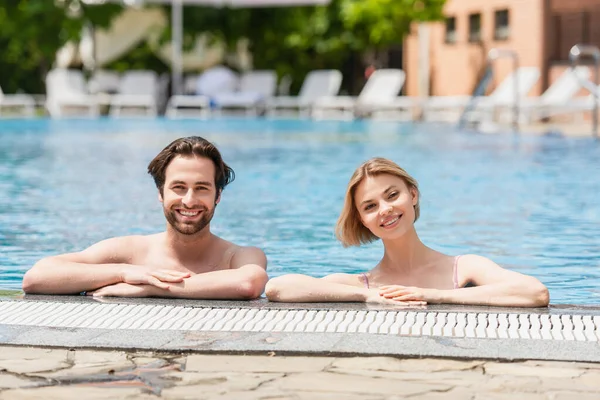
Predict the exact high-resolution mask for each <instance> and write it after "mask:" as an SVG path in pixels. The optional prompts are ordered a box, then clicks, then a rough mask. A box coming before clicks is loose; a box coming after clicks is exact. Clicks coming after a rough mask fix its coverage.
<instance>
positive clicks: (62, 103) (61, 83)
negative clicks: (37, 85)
mask: <svg viewBox="0 0 600 400" xmlns="http://www.w3.org/2000/svg"><path fill="white" fill-rule="evenodd" d="M46 109H47V110H48V113H49V114H50V116H51V117H53V118H60V117H65V116H85V117H98V116H99V115H100V107H99V103H98V97H97V96H94V95H90V94H89V93H88V91H87V84H86V81H85V78H84V76H83V72H81V71H80V70H75V69H63V68H56V69H53V70H52V71H50V72H49V73H48V75H47V76H46Z"/></svg>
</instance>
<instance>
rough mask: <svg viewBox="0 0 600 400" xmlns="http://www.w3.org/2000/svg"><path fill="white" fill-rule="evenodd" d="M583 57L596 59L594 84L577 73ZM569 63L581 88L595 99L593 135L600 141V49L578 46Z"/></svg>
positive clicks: (572, 49)
mask: <svg viewBox="0 0 600 400" xmlns="http://www.w3.org/2000/svg"><path fill="white" fill-rule="evenodd" d="M581 57H592V58H593V59H594V67H595V69H594V82H593V83H592V82H590V81H588V80H587V79H583V78H581V77H580V76H579V74H577V73H576V71H575V68H576V67H577V63H578V61H579V59H580V58H581ZM569 61H570V62H571V69H572V71H573V74H574V75H575V77H576V79H577V80H578V81H579V84H580V85H581V87H583V88H585V89H586V90H588V91H589V92H590V93H591V94H592V97H593V98H594V110H593V112H592V134H593V135H594V137H595V138H596V139H598V105H599V104H598V97H599V96H600V88H599V87H598V78H599V72H598V71H599V70H600V49H598V48H597V47H596V46H590V45H585V44H576V45H575V46H573V47H571V50H570V51H569Z"/></svg>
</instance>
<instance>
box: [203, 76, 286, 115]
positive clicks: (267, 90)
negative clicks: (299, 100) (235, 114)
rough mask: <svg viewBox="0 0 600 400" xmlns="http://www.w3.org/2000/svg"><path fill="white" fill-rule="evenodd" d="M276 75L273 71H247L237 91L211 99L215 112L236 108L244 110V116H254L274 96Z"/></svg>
mask: <svg viewBox="0 0 600 400" xmlns="http://www.w3.org/2000/svg"><path fill="white" fill-rule="evenodd" d="M276 90H277V74H276V73H275V71H249V72H246V73H244V74H243V75H242V76H241V78H240V82H239V91H237V92H229V93H221V94H217V95H215V96H214V97H213V101H214V103H215V111H216V112H217V113H219V114H220V113H221V112H222V111H223V110H227V109H232V108H237V109H243V110H245V113H246V115H248V116H256V115H258V114H259V112H260V111H262V109H263V108H264V105H265V102H266V101H267V100H268V99H270V98H271V97H273V96H274V95H275V91H276Z"/></svg>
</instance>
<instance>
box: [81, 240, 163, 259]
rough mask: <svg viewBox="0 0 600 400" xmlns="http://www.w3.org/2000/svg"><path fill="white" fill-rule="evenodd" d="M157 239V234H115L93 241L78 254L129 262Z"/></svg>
mask: <svg viewBox="0 0 600 400" xmlns="http://www.w3.org/2000/svg"><path fill="white" fill-rule="evenodd" d="M157 241H158V235H131V236H117V237H112V238H108V239H104V240H102V241H100V242H98V243H95V244H93V245H92V246H90V247H88V248H87V249H85V250H84V251H82V252H81V253H80V254H82V255H86V256H90V257H92V258H101V259H106V260H107V261H110V262H115V263H130V262H133V261H134V259H135V258H138V257H139V256H140V255H143V254H146V253H147V252H148V250H149V249H150V248H151V247H152V244H153V243H155V242H157Z"/></svg>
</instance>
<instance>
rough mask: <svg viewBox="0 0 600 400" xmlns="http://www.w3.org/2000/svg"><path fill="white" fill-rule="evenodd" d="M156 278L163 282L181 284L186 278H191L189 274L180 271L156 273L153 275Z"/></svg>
mask: <svg viewBox="0 0 600 400" xmlns="http://www.w3.org/2000/svg"><path fill="white" fill-rule="evenodd" d="M151 275H152V276H154V277H155V278H158V279H160V280H161V281H163V282H181V281H183V280H184V279H185V278H189V277H190V274H189V273H188V272H179V271H165V270H160V271H155V272H152V273H151Z"/></svg>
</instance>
